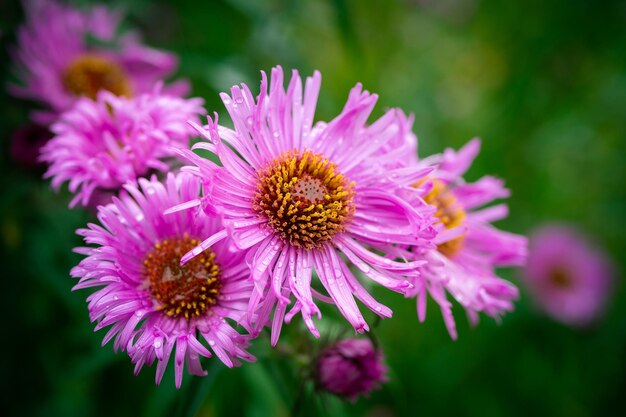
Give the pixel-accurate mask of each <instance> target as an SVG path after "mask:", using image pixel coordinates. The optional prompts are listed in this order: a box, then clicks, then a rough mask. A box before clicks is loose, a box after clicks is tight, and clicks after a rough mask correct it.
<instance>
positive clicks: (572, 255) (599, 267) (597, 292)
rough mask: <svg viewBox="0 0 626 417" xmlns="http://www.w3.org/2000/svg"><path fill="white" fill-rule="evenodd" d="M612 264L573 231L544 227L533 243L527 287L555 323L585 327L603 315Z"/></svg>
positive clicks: (530, 252)
mask: <svg viewBox="0 0 626 417" xmlns="http://www.w3.org/2000/svg"><path fill="white" fill-rule="evenodd" d="M612 269H613V268H612V264H611V262H610V261H609V260H608V258H607V257H606V256H605V255H604V254H603V253H602V252H601V251H600V249H599V248H597V247H596V246H594V245H593V244H591V243H590V242H589V241H588V240H587V239H586V238H585V237H584V236H582V235H581V234H580V233H579V232H578V231H576V230H575V229H574V228H572V227H569V226H564V225H550V226H544V227H542V228H540V229H538V230H536V231H535V232H534V233H533V234H532V236H531V239H530V251H529V255H528V263H527V265H526V269H525V271H524V272H525V273H524V276H525V279H524V283H525V284H526V286H527V287H528V290H529V291H530V293H531V295H532V296H533V298H534V300H535V301H536V302H537V304H538V305H539V306H540V307H541V308H542V309H543V310H544V311H545V312H546V313H547V314H549V315H550V316H551V317H553V318H554V319H556V320H558V321H560V322H562V323H565V324H568V325H572V326H586V325H589V324H591V323H593V322H594V321H595V320H597V319H598V318H599V317H600V315H601V314H602V313H603V311H604V309H605V307H606V304H607V301H608V299H609V296H610V295H611V290H612V288H613V286H612V284H613V279H612V272H613V271H612Z"/></svg>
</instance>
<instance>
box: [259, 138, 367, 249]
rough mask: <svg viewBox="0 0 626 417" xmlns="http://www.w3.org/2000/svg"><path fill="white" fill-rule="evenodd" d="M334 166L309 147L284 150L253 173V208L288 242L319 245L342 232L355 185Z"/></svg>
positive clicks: (311, 246) (352, 207) (348, 217)
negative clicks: (256, 173)
mask: <svg viewBox="0 0 626 417" xmlns="http://www.w3.org/2000/svg"><path fill="white" fill-rule="evenodd" d="M336 168H337V165H336V164H334V163H333V162H330V161H329V160H328V158H325V157H324V156H322V155H320V154H316V153H313V152H311V151H308V150H307V151H303V152H299V151H290V152H285V153H283V154H282V155H280V156H279V157H277V158H276V159H274V160H273V161H272V162H271V163H269V164H268V165H267V166H266V167H265V168H264V169H262V170H260V171H259V172H258V175H259V177H258V178H259V179H258V183H257V193H256V195H255V197H254V200H253V207H254V209H255V210H256V211H257V212H258V213H259V214H260V215H262V216H265V217H267V220H268V225H269V226H270V227H271V228H272V229H273V230H274V232H275V233H276V234H277V235H278V236H280V238H281V239H282V240H283V241H285V242H289V244H291V245H293V246H298V247H304V248H305V249H312V248H316V247H319V246H321V245H322V244H323V243H324V242H326V241H328V240H330V239H332V237H333V236H334V235H335V234H337V233H339V232H341V231H343V230H344V229H345V227H346V224H347V223H348V222H349V220H350V218H351V217H352V215H353V213H354V209H355V208H354V204H353V199H354V183H353V182H349V181H348V179H347V178H346V177H344V176H343V175H342V174H340V173H338V172H337V171H336Z"/></svg>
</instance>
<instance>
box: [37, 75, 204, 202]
mask: <svg viewBox="0 0 626 417" xmlns="http://www.w3.org/2000/svg"><path fill="white" fill-rule="evenodd" d="M202 104H203V101H202V100H201V99H198V98H193V99H182V98H178V97H174V96H170V95H165V94H163V93H161V90H160V86H158V85H157V87H155V89H154V91H153V92H151V93H146V94H142V95H140V96H137V97H134V98H126V97H118V96H115V95H114V94H112V93H110V92H108V91H101V92H100V93H98V97H97V100H95V101H94V100H90V99H87V98H83V99H80V100H79V101H78V102H77V103H76V105H75V106H74V107H73V108H72V109H71V110H69V111H67V112H65V113H63V114H62V116H61V118H60V119H59V120H58V121H57V122H56V123H55V124H54V125H52V132H53V133H54V135H55V136H54V138H53V139H51V140H50V141H49V142H48V143H47V144H46V146H44V147H43V148H42V156H41V158H42V160H43V161H45V162H47V163H48V164H49V165H50V167H49V169H48V171H47V172H46V174H45V178H52V186H53V187H54V188H56V189H58V188H59V187H60V186H61V184H63V183H64V182H66V181H67V182H68V184H69V189H70V192H72V193H73V194H74V198H73V199H72V201H71V202H70V207H73V206H74V205H76V204H78V203H80V204H82V205H83V206H86V205H88V204H90V201H91V199H92V195H93V193H94V191H102V190H113V191H115V190H117V189H118V188H120V187H121V186H122V185H123V184H124V183H126V182H127V181H133V180H135V179H136V178H137V177H140V176H144V175H146V174H148V172H149V171H150V170H158V171H167V170H169V166H168V165H167V164H166V163H165V162H164V161H163V159H164V158H168V157H172V156H174V155H175V153H174V152H173V150H172V147H175V146H187V145H188V143H189V139H190V138H191V136H192V134H193V133H194V131H193V129H191V127H190V126H189V125H188V124H187V121H188V120H190V119H191V120H193V119H196V120H197V117H198V115H199V114H201V113H204V109H203V108H202Z"/></svg>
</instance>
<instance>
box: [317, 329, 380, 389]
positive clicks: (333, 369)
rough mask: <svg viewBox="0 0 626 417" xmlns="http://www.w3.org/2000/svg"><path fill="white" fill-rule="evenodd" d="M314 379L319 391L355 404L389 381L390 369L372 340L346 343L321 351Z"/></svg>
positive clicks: (347, 341)
mask: <svg viewBox="0 0 626 417" xmlns="http://www.w3.org/2000/svg"><path fill="white" fill-rule="evenodd" d="M314 375H315V384H316V386H317V388H318V389H320V390H322V391H327V392H330V393H332V394H335V395H338V396H340V397H344V398H347V399H350V400H352V401H354V400H356V399H357V397H359V396H361V395H367V394H369V393H370V392H372V391H373V390H375V389H377V388H378V387H379V386H380V384H381V383H383V382H386V381H387V367H386V366H385V364H384V362H383V354H382V351H381V350H380V349H376V347H375V346H374V345H373V343H372V341H371V340H370V339H345V340H342V341H340V342H338V343H336V344H335V345H333V346H331V347H328V348H326V349H324V350H323V351H322V353H321V354H320V356H319V357H318V359H317V362H316V364H315V372H314Z"/></svg>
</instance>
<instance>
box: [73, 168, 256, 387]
mask: <svg viewBox="0 0 626 417" xmlns="http://www.w3.org/2000/svg"><path fill="white" fill-rule="evenodd" d="M125 191H126V192H124V193H121V195H120V197H119V198H114V199H113V202H112V203H111V204H109V205H107V206H100V207H99V211H98V219H99V221H100V224H99V225H98V224H90V225H88V228H86V229H80V230H78V231H77V233H78V234H79V235H81V236H83V237H84V239H85V243H87V244H89V245H93V246H90V247H84V248H77V249H76V251H77V252H79V253H82V254H84V255H86V258H85V259H83V260H82V261H81V262H80V263H79V264H78V266H76V267H75V268H73V269H72V272H71V274H72V276H73V277H76V278H79V279H80V280H79V283H78V284H77V285H76V286H75V287H74V289H81V288H91V287H100V288H99V289H98V290H97V291H95V292H94V293H92V294H91V295H90V296H89V297H88V298H87V301H88V303H89V316H90V318H91V320H92V321H94V322H96V323H97V324H96V330H99V329H102V328H105V327H110V329H109V330H108V332H107V334H106V335H105V336H104V340H103V345H104V344H106V343H108V342H109V341H111V340H113V345H114V347H115V350H118V349H120V350H122V351H126V352H128V355H129V356H130V358H131V359H132V362H133V363H134V364H135V373H136V374H137V373H138V372H139V371H140V370H141V368H142V367H143V365H151V364H152V363H154V361H155V360H156V361H157V368H156V383H157V384H158V383H160V381H161V378H162V377H163V373H164V372H165V369H166V367H167V365H168V362H169V358H170V356H173V361H174V370H175V382H176V386H177V387H180V385H181V382H182V378H183V368H184V365H185V363H186V364H187V370H188V372H189V373H190V374H193V375H206V374H207V371H205V370H204V369H203V368H202V365H201V363H200V357H201V356H203V357H207V358H208V357H211V356H212V354H211V351H212V352H213V353H214V354H215V355H217V357H218V358H219V359H220V360H221V361H222V362H223V363H224V364H226V365H227V366H228V367H232V366H235V365H238V364H239V363H240V362H239V360H240V359H243V360H246V361H252V360H254V357H253V356H251V355H250V354H249V353H247V352H246V350H245V349H246V348H247V346H248V344H249V339H250V337H251V336H250V335H242V334H240V333H238V332H237V331H236V330H235V329H234V327H233V325H232V324H231V322H233V321H234V322H238V321H240V320H241V319H242V316H243V315H244V314H245V313H246V307H247V300H248V299H249V297H250V293H251V291H252V283H251V282H250V280H249V279H248V278H249V275H250V274H249V271H248V268H247V266H246V265H245V262H244V260H243V255H242V253H241V252H239V251H234V250H233V248H232V245H231V243H230V242H229V240H228V239H224V240H223V241H222V242H220V243H218V244H216V245H213V246H212V247H211V248H210V249H208V250H206V251H204V252H202V253H201V254H199V255H198V256H197V257H196V258H194V259H193V260H192V261H190V262H188V263H187V264H185V266H180V258H181V256H182V255H183V254H184V253H185V252H186V251H187V250H189V249H190V248H193V247H194V246H196V245H197V244H198V243H199V240H198V238H199V237H200V236H205V235H207V234H214V233H223V232H224V229H223V226H222V224H221V222H220V220H219V218H218V217H216V216H206V215H198V214H199V213H198V212H197V211H196V210H190V211H186V212H180V213H174V214H170V215H164V214H163V212H164V211H165V209H166V208H168V207H171V206H173V205H176V204H180V203H181V201H187V200H189V199H192V198H195V197H196V196H197V195H198V193H199V191H200V182H199V181H198V180H197V179H196V178H195V177H193V176H191V175H188V174H184V173H183V174H179V175H178V176H175V175H174V174H169V175H168V176H167V180H166V181H165V183H160V182H158V181H157V180H156V178H153V179H151V180H147V179H143V178H142V179H139V181H138V183H130V184H127V185H126V186H125ZM203 340H204V342H205V343H203V342H202V341H203ZM207 345H208V347H207Z"/></svg>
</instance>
